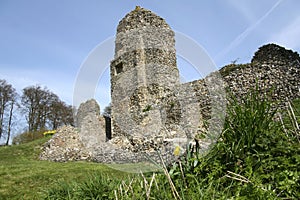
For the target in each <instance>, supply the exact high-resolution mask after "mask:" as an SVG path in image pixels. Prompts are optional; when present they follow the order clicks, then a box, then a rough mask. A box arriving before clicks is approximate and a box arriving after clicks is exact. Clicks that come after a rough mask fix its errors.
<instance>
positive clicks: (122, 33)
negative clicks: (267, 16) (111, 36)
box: [41, 7, 300, 163]
mask: <svg viewBox="0 0 300 200" xmlns="http://www.w3.org/2000/svg"><path fill="white" fill-rule="evenodd" d="M299 70H300V58H299V55H298V53H296V52H292V51H291V50H286V49H284V48H283V47H280V46H278V45H275V44H268V45H265V46H262V47H261V48H260V49H259V50H258V51H257V52H256V53H255V55H254V57H253V59H252V61H251V63H248V64H241V65H236V64H230V65H228V66H225V67H223V68H222V69H220V70H219V71H216V72H213V73H211V74H210V75H208V76H207V77H205V78H204V79H200V80H196V81H193V82H189V83H184V84H181V83H180V79H179V70H178V68H177V63H176V50H175V39H174V32H173V31H172V29H171V28H170V26H169V25H168V24H167V23H166V22H165V20H164V19H162V18H161V17H159V16H157V15H156V14H154V13H153V12H151V11H149V10H146V9H144V8H140V7H137V8H136V9H135V10H133V11H131V12H130V13H128V14H127V15H126V16H125V17H124V18H123V19H122V20H121V21H120V22H119V24H118V27H117V34H116V41H115V55H114V58H113V60H112V61H111V65H110V76H111V101H112V102H111V105H112V113H111V133H110V134H109V135H108V134H107V132H105V126H106V127H107V124H106V125H105V122H104V121H103V117H102V116H100V115H98V114H94V115H95V116H94V115H93V114H92V115H93V116H94V117H93V116H91V114H89V113H86V112H85V111H84V112H81V111H80V112H79V114H78V118H79V121H80V122H79V124H80V126H79V127H78V129H79V130H78V131H77V132H78V134H77V136H73V140H74V141H73V144H75V143H76V142H77V143H78V145H77V146H76V145H75V146H76V148H78V147H80V148H82V149H84V155H85V156H83V157H82V156H73V157H72V158H75V160H82V159H87V160H93V161H97V162H103V163H125V162H141V161H145V160H147V158H149V157H151V159H153V160H158V157H157V152H158V151H159V152H160V153H161V156H162V157H163V158H164V159H169V160H172V159H174V155H173V152H174V149H175V148H176V147H180V149H182V151H181V152H182V153H183V152H184V149H185V147H186V144H187V143H188V142H189V141H190V140H192V139H194V138H195V137H196V138H197V137H199V138H201V139H199V142H200V147H201V148H202V149H203V151H205V150H207V149H208V147H209V145H210V144H212V143H213V141H215V140H216V138H217V137H218V134H219V133H220V132H221V131H222V128H223V127H222V125H223V124H222V121H223V120H224V118H225V111H226V92H225V88H228V89H230V91H231V92H232V93H233V94H235V95H236V96H237V97H239V96H243V95H245V94H247V92H248V91H249V90H251V89H253V88H255V87H257V86H258V89H259V90H260V91H261V92H262V93H264V92H269V91H273V92H272V98H273V99H274V100H279V101H282V102H284V101H286V100H287V98H288V99H295V98H299V97H300V89H299V87H300V71H299ZM90 103H91V104H86V105H84V106H82V108H83V107H89V106H90V105H92V106H93V107H95V110H99V108H98V107H97V106H96V105H95V102H94V101H92V102H90ZM93 112H94V111H93ZM97 112H99V111H97ZM95 127H96V129H97V130H95ZM98 129H103V130H102V131H99V130H98ZM72 131H73V132H74V131H75V130H73V129H72ZM62 132H63V131H61V132H59V133H58V134H57V135H54V137H53V138H52V139H51V140H50V141H49V142H48V143H47V144H46V145H45V147H44V151H43V153H42V155H41V159H49V160H55V161H67V160H71V159H69V157H68V156H64V157H59V153H57V152H58V151H63V152H64V151H66V149H67V148H66V147H63V148H60V146H59V144H60V143H59V142H57V141H59V137H61V136H60V135H63V133H62ZM65 132H66V131H65ZM75 132H76V131H75ZM95 134H96V136H95V137H96V138H97V140H94V141H92V142H87V141H86V140H87V139H88V138H90V136H91V135H95ZM99 134H100V136H99ZM75 135H76V134H75ZM74 138H75V139H74ZM65 139H66V138H64V140H65ZM74 148H75V147H74ZM55 149H57V150H55ZM53 152H56V153H53ZM74 152H75V153H74V154H76V152H77V151H74ZM78 152H81V151H78ZM78 152H77V154H79V153H78ZM66 154H67V153H65V154H64V155H66ZM53 155H54V156H53ZM72 155H73V154H72Z"/></svg>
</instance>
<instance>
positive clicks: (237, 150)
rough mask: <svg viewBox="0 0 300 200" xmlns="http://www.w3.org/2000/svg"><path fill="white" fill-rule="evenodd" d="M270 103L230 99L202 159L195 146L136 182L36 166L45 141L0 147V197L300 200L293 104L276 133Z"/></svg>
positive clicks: (95, 169)
mask: <svg viewBox="0 0 300 200" xmlns="http://www.w3.org/2000/svg"><path fill="white" fill-rule="evenodd" d="M240 102H243V103H240ZM273 105H274V102H270V101H269V100H267V98H266V99H261V98H260V97H258V93H256V92H255V91H254V92H252V93H251V95H249V96H247V97H245V99H243V100H242V101H238V100H237V99H235V98H234V97H233V98H232V99H231V100H230V105H229V106H228V110H227V113H228V115H227V117H226V120H225V126H224V131H223V132H222V134H221V136H220V138H219V140H218V142H217V144H216V145H215V146H214V147H213V148H212V150H211V151H210V152H209V153H208V154H206V155H199V154H198V152H199V151H198V150H199V149H198V150H197V148H196V151H191V150H190V151H188V152H187V154H186V156H185V157H184V158H182V159H181V160H179V161H178V162H177V163H174V165H173V166H170V167H167V168H164V172H156V173H146V174H141V175H139V176H128V174H125V173H122V172H119V171H114V170H113V169H111V168H108V167H107V166H105V165H101V164H94V163H87V162H73V163H53V162H45V161H38V160H37V156H38V154H39V151H40V146H41V144H43V143H44V142H45V141H46V140H47V138H43V139H41V140H37V141H34V142H31V143H28V144H23V145H19V146H12V147H1V148H0V157H1V161H0V167H1V168H0V176H1V179H0V194H1V196H0V199H42V198H43V199H53V200H54V199H124V200H125V199H128V200H129V199H183V200H184V199H188V200H189V199H270V200H271V199H272V200H273V199H300V171H299V163H300V141H299V135H300V130H299V129H297V123H296V122H295V120H296V121H298V122H299V119H300V117H299V113H300V101H299V100H295V101H294V102H293V103H292V107H293V111H292V110H288V109H286V110H281V111H280V112H282V117H283V120H282V122H283V124H284V127H283V126H282V122H281V121H276V120H274V117H275V116H276V115H275V112H273V111H274V109H273ZM293 113H294V114H293ZM293 115H294V116H293ZM113 167H116V168H119V167H120V166H118V165H116V166H113ZM130 167H131V166H130V165H124V166H121V169H122V168H123V169H125V168H130Z"/></svg>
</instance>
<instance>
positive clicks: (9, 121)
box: [6, 100, 15, 145]
mask: <svg viewBox="0 0 300 200" xmlns="http://www.w3.org/2000/svg"><path fill="white" fill-rule="evenodd" d="M14 103H15V102H14V100H12V101H11V107H10V112H9V120H8V130H7V140H6V145H8V144H9V139H10V131H11V122H12V115H13V109H14Z"/></svg>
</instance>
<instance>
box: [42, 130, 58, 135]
mask: <svg viewBox="0 0 300 200" xmlns="http://www.w3.org/2000/svg"><path fill="white" fill-rule="evenodd" d="M55 133H56V130H52V131H46V132H44V133H43V135H44V136H46V135H53V134H55Z"/></svg>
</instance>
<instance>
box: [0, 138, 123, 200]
mask: <svg viewBox="0 0 300 200" xmlns="http://www.w3.org/2000/svg"><path fill="white" fill-rule="evenodd" d="M48 139H49V138H42V139H38V140H36V141H33V142H30V143H26V144H22V145H16V146H7V147H1V148H0V199H41V198H42V197H43V196H44V195H45V191H47V190H49V189H50V188H53V187H55V186H56V185H59V184H61V183H62V182H65V183H72V182H74V181H76V182H80V181H85V180H88V179H89V177H90V176H95V175H99V174H107V176H111V177H124V176H127V175H126V174H125V173H123V172H120V171H116V170H113V169H112V168H109V167H107V166H106V165H102V164H97V163H90V162H68V163H55V162H48V161H40V160H38V155H39V153H40V148H41V145H42V144H43V143H45V142H46V141H47V140H48Z"/></svg>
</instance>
